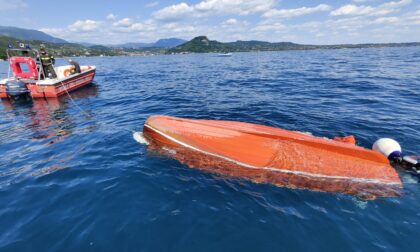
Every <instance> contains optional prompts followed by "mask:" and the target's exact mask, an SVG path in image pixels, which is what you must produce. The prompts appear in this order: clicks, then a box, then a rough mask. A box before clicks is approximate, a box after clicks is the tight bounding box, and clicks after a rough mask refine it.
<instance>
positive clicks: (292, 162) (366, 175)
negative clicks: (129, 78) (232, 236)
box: [143, 116, 402, 198]
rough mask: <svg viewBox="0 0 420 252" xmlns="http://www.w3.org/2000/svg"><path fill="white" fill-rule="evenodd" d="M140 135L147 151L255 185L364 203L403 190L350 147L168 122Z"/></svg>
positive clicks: (155, 121)
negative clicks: (341, 195)
mask: <svg viewBox="0 0 420 252" xmlns="http://www.w3.org/2000/svg"><path fill="white" fill-rule="evenodd" d="M143 132H144V136H145V138H146V139H147V140H148V141H149V142H150V145H149V148H151V149H152V150H155V151H158V152H160V153H162V154H165V155H168V156H171V157H173V158H175V159H177V160H179V161H180V162H182V163H184V164H187V165H189V166H190V167H196V168H199V169H202V170H207V171H211V172H215V173H219V174H224V175H229V176H235V177H244V178H249V179H251V180H252V181H255V182H260V183H271V184H274V185H278V186H286V187H290V188H302V189H311V190H316V191H323V192H338V193H346V194H351V195H357V196H360V197H364V198H374V197H378V196H380V197H386V196H398V195H399V191H400V189H401V187H402V183H401V180H400V178H399V176H398V174H397V173H396V171H395V170H394V169H393V168H392V167H391V166H390V164H389V162H388V160H387V158H386V157H384V156H382V155H381V154H379V153H376V152H373V151H371V150H367V149H364V148H361V147H358V146H355V145H354V144H351V143H345V142H339V141H333V140H330V139H324V138H319V137H314V136H309V135H306V134H303V133H298V132H293V131H287V130H282V129H278V128H272V127H267V126H262V125H255V124H249V123H242V122H233V121H215V120H189V119H182V118H176V117H167V116H152V117H150V118H149V119H147V121H146V122H145V124H144V129H143ZM168 149H171V150H172V151H168Z"/></svg>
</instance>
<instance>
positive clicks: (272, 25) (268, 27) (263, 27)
mask: <svg viewBox="0 0 420 252" xmlns="http://www.w3.org/2000/svg"><path fill="white" fill-rule="evenodd" d="M285 28H286V26H285V25H284V24H282V23H279V22H269V23H267V22H261V23H259V24H258V25H257V26H255V27H254V28H253V29H252V30H253V31H257V32H266V31H279V30H284V29H285Z"/></svg>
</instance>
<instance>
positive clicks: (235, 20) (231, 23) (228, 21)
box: [222, 18, 238, 25]
mask: <svg viewBox="0 0 420 252" xmlns="http://www.w3.org/2000/svg"><path fill="white" fill-rule="evenodd" d="M237 23H238V20H237V19H235V18H229V19H228V20H225V21H224V22H223V23H222V25H235V24H237Z"/></svg>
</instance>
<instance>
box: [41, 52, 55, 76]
mask: <svg viewBox="0 0 420 252" xmlns="http://www.w3.org/2000/svg"><path fill="white" fill-rule="evenodd" d="M40 51H41V64H42V69H43V70H44V76H45V78H47V77H48V78H52V79H54V78H57V74H56V73H55V71H54V66H53V65H54V64H55V59H54V56H52V55H49V54H48V53H47V52H46V51H45V47H43V46H41V49H40Z"/></svg>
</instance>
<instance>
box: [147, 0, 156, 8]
mask: <svg viewBox="0 0 420 252" xmlns="http://www.w3.org/2000/svg"><path fill="white" fill-rule="evenodd" d="M157 5H159V2H158V1H155V2H150V3H147V4H146V5H145V7H146V8H152V7H155V6H157Z"/></svg>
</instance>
